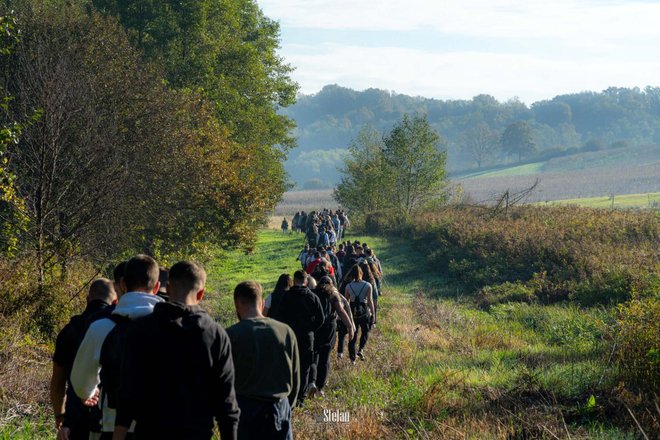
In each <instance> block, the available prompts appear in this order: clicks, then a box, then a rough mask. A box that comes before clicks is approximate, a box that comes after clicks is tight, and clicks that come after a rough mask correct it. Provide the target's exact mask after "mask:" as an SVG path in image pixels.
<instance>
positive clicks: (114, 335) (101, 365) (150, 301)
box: [71, 255, 163, 440]
mask: <svg viewBox="0 0 660 440" xmlns="http://www.w3.org/2000/svg"><path fill="white" fill-rule="evenodd" d="M120 282H121V288H122V291H126V292H127V293H124V294H122V295H121V296H120V298H119V301H118V302H117V306H116V307H115V309H114V311H113V312H112V315H111V316H110V317H109V318H103V319H99V320H98V321H95V322H93V323H92V324H91V325H90V326H89V329H88V330H87V333H85V337H84V339H83V341H82V343H81V344H80V348H79V349H78V353H77V354H76V358H75V361H74V362H73V367H72V370H71V385H72V386H73V389H74V390H75V392H76V394H77V395H78V397H80V398H81V399H82V400H83V401H84V402H85V404H86V405H87V406H93V405H96V404H97V403H100V404H101V410H102V412H103V424H102V427H101V439H102V440H106V439H111V438H112V433H113V431H114V428H115V409H116V401H115V400H116V398H117V392H118V383H119V368H120V361H121V350H122V349H123V347H121V345H122V344H121V340H122V339H124V338H123V337H124V335H125V329H126V324H127V323H128V322H129V321H130V320H131V319H136V318H138V317H141V316H145V315H148V314H150V313H151V312H152V311H153V309H154V306H155V305H156V304H158V303H160V302H163V300H162V299H161V298H159V297H157V296H156V293H157V292H158V288H159V287H160V284H159V282H158V264H157V263H156V261H155V260H154V259H153V258H151V257H149V256H147V255H138V256H135V257H133V258H131V259H130V260H129V261H128V262H127V263H126V266H125V269H124V274H123V278H122V279H121V281H120ZM106 339H107V340H108V341H107V343H106ZM100 382H103V394H102V395H100V396H99V388H98V387H99V383H100Z"/></svg>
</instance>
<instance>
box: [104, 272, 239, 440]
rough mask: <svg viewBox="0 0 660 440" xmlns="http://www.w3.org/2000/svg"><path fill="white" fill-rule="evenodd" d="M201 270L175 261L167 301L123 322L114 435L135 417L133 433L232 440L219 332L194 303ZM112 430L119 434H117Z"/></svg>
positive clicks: (231, 405)
mask: <svg viewBox="0 0 660 440" xmlns="http://www.w3.org/2000/svg"><path fill="white" fill-rule="evenodd" d="M205 282H206V273H205V272H204V269H202V268H201V267H200V266H198V265H197V264H195V263H191V262H187V261H184V262H180V263H177V264H175V265H174V266H172V268H171V269H170V273H169V284H168V288H167V293H168V295H169V299H170V302H163V303H159V304H157V307H155V308H154V312H153V313H152V314H151V315H149V316H145V317H144V318H139V319H136V320H135V321H133V322H132V323H131V324H130V327H129V329H128V334H127V338H126V341H127V343H126V347H125V349H124V353H123V362H122V368H121V379H120V386H119V399H118V405H117V418H116V423H115V424H116V428H115V437H113V438H114V439H119V438H122V437H121V435H122V433H124V432H126V431H127V430H128V427H129V426H130V424H131V421H132V420H135V437H136V439H159V440H168V439H172V440H174V439H177V440H178V439H186V440H209V439H210V438H211V437H212V436H213V422H214V420H215V421H216V422H217V424H218V428H219V430H220V434H221V436H222V439H223V440H225V439H234V440H235V439H236V435H237V428H238V420H239V409H238V405H237V403H236V395H235V391H234V366H233V362H232V356H231V346H230V342H229V338H228V336H227V333H226V332H225V331H224V330H223V329H222V327H220V326H219V325H218V324H217V323H216V322H215V321H214V320H213V319H212V318H211V317H210V316H209V315H208V314H207V313H206V312H205V311H204V310H203V309H202V308H201V307H200V306H199V305H198V303H199V301H200V300H201V299H202V297H203V296H204V284H205ZM118 433H119V435H118Z"/></svg>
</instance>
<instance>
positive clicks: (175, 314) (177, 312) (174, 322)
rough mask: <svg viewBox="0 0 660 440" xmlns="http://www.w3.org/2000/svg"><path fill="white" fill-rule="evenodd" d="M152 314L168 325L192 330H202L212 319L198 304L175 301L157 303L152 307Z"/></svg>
mask: <svg viewBox="0 0 660 440" xmlns="http://www.w3.org/2000/svg"><path fill="white" fill-rule="evenodd" d="M154 316H155V317H156V318H158V319H159V320H162V321H165V322H167V325H168V326H173V327H177V328H180V329H182V330H185V331H193V332H201V331H203V330H204V329H206V328H207V327H208V326H209V322H208V321H212V320H211V319H210V317H209V315H208V313H206V311H205V310H204V309H202V308H201V307H200V306H198V305H185V304H182V303H179V302H175V301H173V302H166V303H162V304H158V306H156V308H155V309H154Z"/></svg>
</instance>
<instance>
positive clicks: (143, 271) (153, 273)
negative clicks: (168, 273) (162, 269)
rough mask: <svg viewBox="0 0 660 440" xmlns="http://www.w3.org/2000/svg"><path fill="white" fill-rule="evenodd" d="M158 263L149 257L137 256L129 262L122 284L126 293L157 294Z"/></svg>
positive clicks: (158, 285)
mask: <svg viewBox="0 0 660 440" xmlns="http://www.w3.org/2000/svg"><path fill="white" fill-rule="evenodd" d="M158 275H159V271H158V263H156V260H154V259H153V258H151V257H150V256H148V255H136V256H135V257H133V258H131V259H130V260H128V262H127V263H126V268H125V269H124V279H123V280H122V282H121V284H122V287H124V290H125V291H126V292H143V293H152V294H154V295H155V294H156V293H157V292H158V288H159V287H160V283H159V282H158Z"/></svg>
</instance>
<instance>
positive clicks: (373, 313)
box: [367, 284, 376, 322]
mask: <svg viewBox="0 0 660 440" xmlns="http://www.w3.org/2000/svg"><path fill="white" fill-rule="evenodd" d="M367 305H368V306H369V310H370V311H371V318H370V319H371V322H373V320H374V317H375V316H376V307H375V306H374V296H373V290H372V289H371V284H369V287H368V289H367Z"/></svg>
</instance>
